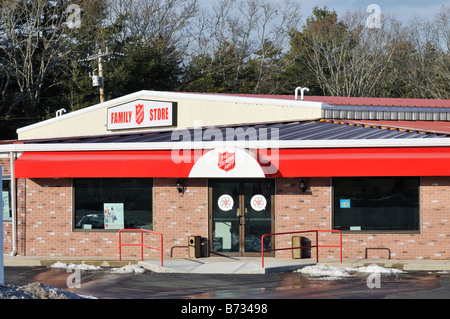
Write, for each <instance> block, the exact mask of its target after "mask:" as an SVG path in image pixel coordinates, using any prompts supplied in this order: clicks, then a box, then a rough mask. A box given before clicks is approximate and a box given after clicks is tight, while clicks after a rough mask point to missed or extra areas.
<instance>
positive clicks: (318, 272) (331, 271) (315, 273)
mask: <svg viewBox="0 0 450 319" xmlns="http://www.w3.org/2000/svg"><path fill="white" fill-rule="evenodd" d="M296 272H299V273H302V274H306V275H309V276H310V277H314V278H316V279H321V280H338V279H342V278H344V277H351V275H350V274H349V273H348V269H347V268H340V267H332V266H327V265H315V266H306V267H304V268H301V269H299V270H296Z"/></svg>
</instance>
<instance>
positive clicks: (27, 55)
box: [0, 0, 71, 117]
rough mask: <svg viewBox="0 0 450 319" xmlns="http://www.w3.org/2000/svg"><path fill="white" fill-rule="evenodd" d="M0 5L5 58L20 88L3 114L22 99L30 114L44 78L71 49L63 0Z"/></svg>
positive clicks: (8, 0)
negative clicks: (0, 8)
mask: <svg viewBox="0 0 450 319" xmlns="http://www.w3.org/2000/svg"><path fill="white" fill-rule="evenodd" d="M1 7H2V10H1V13H0V14H1V17H0V19H1V28H2V31H1V32H2V36H3V37H5V45H4V47H3V50H4V54H5V61H7V68H8V70H9V72H10V73H11V78H14V81H15V85H17V86H18V88H19V92H20V94H19V95H18V96H17V97H16V99H15V101H14V103H11V104H10V105H9V110H8V111H7V112H6V114H9V113H10V112H11V111H12V110H13V108H14V107H15V106H17V105H18V104H20V103H22V105H23V106H24V112H25V115H26V116H28V117H34V116H36V114H37V107H38V105H39V101H40V96H41V93H42V90H43V89H44V84H45V80H46V79H47V77H48V75H49V73H50V72H51V71H54V70H55V69H56V67H57V65H58V63H59V62H60V61H61V59H63V58H64V57H65V56H67V54H68V53H69V52H70V51H71V46H70V45H69V43H68V38H67V36H66V32H65V31H66V28H65V23H66V18H67V15H64V11H65V9H66V7H65V2H64V1H46V0H33V1H31V0H28V1H27V0H22V1H15V0H2V1H1ZM4 67H5V66H4ZM53 84H54V83H47V85H46V86H45V87H46V88H49V87H51V86H52V85H53Z"/></svg>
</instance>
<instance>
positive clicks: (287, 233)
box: [261, 229, 342, 268]
mask: <svg viewBox="0 0 450 319" xmlns="http://www.w3.org/2000/svg"><path fill="white" fill-rule="evenodd" d="M319 232H331V233H339V245H319ZM302 233H316V244H315V245H312V246H305V247H289V248H276V249H266V250H264V237H265V236H277V235H289V234H302ZM314 247H315V248H316V261H317V263H318V262H319V247H320V248H325V247H334V248H339V255H340V261H341V264H342V233H341V231H339V230H321V229H316V230H303V231H293V232H286V233H272V234H264V235H262V236H261V265H262V268H264V252H269V251H276V250H288V249H289V250H292V249H303V248H314Z"/></svg>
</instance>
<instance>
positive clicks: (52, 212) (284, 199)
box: [4, 177, 450, 260]
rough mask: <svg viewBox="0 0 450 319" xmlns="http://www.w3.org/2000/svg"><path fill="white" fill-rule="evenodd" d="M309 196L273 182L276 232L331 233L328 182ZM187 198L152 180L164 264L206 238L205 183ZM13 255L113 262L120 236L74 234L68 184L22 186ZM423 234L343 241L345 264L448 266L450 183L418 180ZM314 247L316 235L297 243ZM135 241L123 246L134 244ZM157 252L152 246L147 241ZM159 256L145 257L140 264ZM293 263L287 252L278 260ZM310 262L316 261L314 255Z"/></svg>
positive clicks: (127, 253)
mask: <svg viewBox="0 0 450 319" xmlns="http://www.w3.org/2000/svg"><path fill="white" fill-rule="evenodd" d="M305 181H306V183H307V185H308V189H307V191H306V192H304V193H303V192H302V191H301V190H300V188H299V182H300V179H299V178H278V179H276V198H275V207H276V216H275V231H276V232H288V231H302V230H311V229H331V226H332V207H331V205H332V204H331V199H332V190H331V178H305ZM183 182H185V183H186V184H187V187H186V191H185V192H184V193H183V194H180V193H178V191H177V189H176V187H175V184H176V179H154V188H153V192H154V196H153V198H154V200H153V216H154V231H156V232H162V233H163V234H164V250H165V251H164V255H165V256H166V257H170V256H172V257H187V256H188V249H187V246H188V237H189V236H191V235H198V236H201V237H203V238H204V239H206V238H207V237H208V187H207V185H208V182H207V179H186V180H183ZM17 191H18V202H17V209H18V239H19V243H18V249H19V250H18V254H20V255H36V256H55V257H57V256H103V257H117V256H118V233H117V232H101V231H73V230H72V218H73V216H72V180H71V179H19V180H18V182H17ZM420 209H421V233H420V234H398V233H397V234H379V233H378V234H375V233H348V232H347V233H344V235H343V247H344V258H357V259H363V258H364V257H365V253H366V248H369V250H368V257H369V258H387V257H388V251H387V250H385V249H384V250H376V249H370V248H389V249H390V251H391V257H392V259H449V258H450V238H449V236H450V232H449V230H450V177H422V178H421V189H420ZM300 236H305V237H308V238H310V239H311V240H313V242H314V240H315V236H314V235H313V234H311V233H310V234H307V235H300ZM291 237H292V236H291V235H286V236H284V235H283V236H277V237H276V245H277V247H278V248H282V247H290V246H291V242H292V239H291ZM11 240H12V239H11V223H4V243H5V253H9V252H10V251H11V248H12V242H11ZM139 240H140V238H139V236H138V235H136V234H131V235H129V236H127V237H126V240H124V242H127V241H128V242H134V243H137V242H139ZM149 240H150V242H151V243H152V244H154V245H156V246H158V243H159V241H158V240H157V238H155V239H154V240H153V239H149ZM319 243H320V244H322V245H327V244H329V245H333V244H337V243H338V236H337V235H336V234H328V233H321V234H320V236H319ZM122 252H123V256H124V257H139V256H140V249H139V248H137V247H124V248H123V250H122ZM158 255H159V253H157V252H152V251H151V250H149V249H144V256H155V257H156V256H158ZM277 256H278V257H290V256H291V252H290V251H283V252H277ZM312 257H315V255H314V251H313V252H312ZM338 257H339V253H338V250H337V249H335V248H322V249H321V250H320V259H321V260H322V259H323V258H338Z"/></svg>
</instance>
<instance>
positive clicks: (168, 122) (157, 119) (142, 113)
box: [107, 100, 177, 131]
mask: <svg viewBox="0 0 450 319" xmlns="http://www.w3.org/2000/svg"><path fill="white" fill-rule="evenodd" d="M176 117H177V103H176V102H164V101H150V100H135V101H133V102H128V103H125V104H121V105H117V106H113V107H110V108H109V109H108V119H107V127H108V130H110V131H112V130H124V129H133V128H146V127H158V126H174V125H176Z"/></svg>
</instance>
